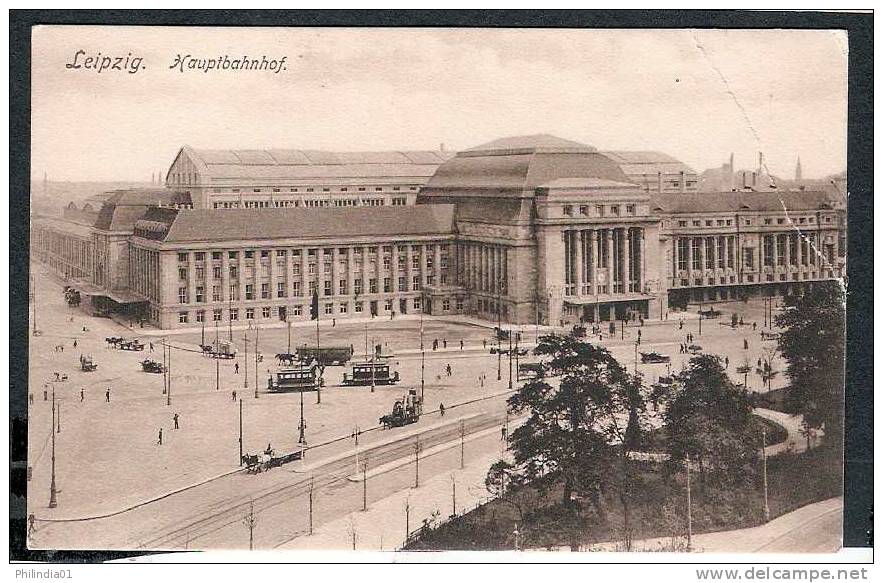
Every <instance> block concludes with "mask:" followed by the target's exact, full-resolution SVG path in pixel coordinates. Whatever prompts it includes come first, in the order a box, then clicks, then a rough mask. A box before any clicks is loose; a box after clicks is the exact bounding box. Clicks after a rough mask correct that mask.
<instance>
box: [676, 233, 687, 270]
mask: <svg viewBox="0 0 883 583" xmlns="http://www.w3.org/2000/svg"><path fill="white" fill-rule="evenodd" d="M688 244H689V241H688V240H687V239H678V269H679V270H680V271H686V270H687V253H688V249H687V245H688Z"/></svg>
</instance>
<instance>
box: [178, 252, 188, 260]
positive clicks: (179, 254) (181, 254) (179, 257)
mask: <svg viewBox="0 0 883 583" xmlns="http://www.w3.org/2000/svg"><path fill="white" fill-rule="evenodd" d="M178 261H183V262H186V261H187V254H186V253H178Z"/></svg>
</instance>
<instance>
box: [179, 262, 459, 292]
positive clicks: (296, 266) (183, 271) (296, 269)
mask: <svg viewBox="0 0 883 583" xmlns="http://www.w3.org/2000/svg"><path fill="white" fill-rule="evenodd" d="M375 262H376V261H375V260H372V261H371V263H375ZM424 263H425V264H426V269H429V270H432V269H434V267H435V261H434V260H433V259H432V258H430V257H427V258H426V260H425V262H424ZM356 264H357V265H359V264H361V261H356ZM420 264H421V261H420V258H419V257H413V258H412V260H411V267H412V269H413V270H419V269H420ZM332 266H333V264H332V263H331V262H330V261H327V262H324V263H323V264H322V273H324V274H325V275H328V276H330V275H331V274H332V271H333V270H332ZM347 266H348V263H347V261H346V260H341V261H340V269H341V271H347ZM391 266H392V260H391V259H390V258H389V257H384V258H383V270H384V271H390V269H391ZM398 266H399V269H401V270H402V271H404V269H405V261H404V260H403V258H402V257H400V258H399V262H398ZM222 269H223V268H222V267H221V266H220V265H215V266H212V271H211V273H212V279H221V278H222ZM441 269H442V272H441V278H442V281H441V283H443V284H444V283H447V281H446V279H447V271H446V270H447V269H448V259H447V257H446V256H442V259H441ZM228 270H229V273H230V279H238V278H239V267H238V266H237V265H231V266H229V268H228ZM301 271H302V270H301V264H300V263H293V264H292V266H291V272H292V275H293V276H295V277H299V276H300V275H301ZM317 272H318V271H317V266H316V263H308V264H307V273H308V274H309V275H316V274H317ZM194 275H195V279H196V281H204V280H205V275H206V269H205V268H204V267H196V268H195V273H194ZM265 275H266V274H265ZM187 276H188V268H187V267H179V268H178V279H179V280H180V281H187ZM245 277H246V278H247V279H254V277H255V270H254V267H253V266H247V267H246V270H245ZM414 277H415V279H416V278H417V276H414ZM433 277H435V276H434V275H433V274H428V275H427V278H430V279H431V278H433ZM388 279H390V278H385V280H388ZM403 279H404V278H403V277H399V281H402V280H403ZM341 281H346V280H341ZM356 281H361V279H358V278H357V279H356ZM264 285H266V284H264ZM430 285H433V284H432V283H430ZM400 287H404V286H400Z"/></svg>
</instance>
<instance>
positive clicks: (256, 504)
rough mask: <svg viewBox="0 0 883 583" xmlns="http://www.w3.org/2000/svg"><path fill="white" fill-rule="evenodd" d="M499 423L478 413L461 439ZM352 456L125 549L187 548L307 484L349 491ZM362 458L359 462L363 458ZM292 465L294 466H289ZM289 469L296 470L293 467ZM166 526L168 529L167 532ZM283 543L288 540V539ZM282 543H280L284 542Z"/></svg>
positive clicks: (329, 491)
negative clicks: (311, 483)
mask: <svg viewBox="0 0 883 583" xmlns="http://www.w3.org/2000/svg"><path fill="white" fill-rule="evenodd" d="M501 421H502V416H500V415H490V414H483V415H481V416H480V417H475V418H471V419H466V420H464V422H463V423H464V429H465V431H466V435H467V436H468V435H470V434H473V433H478V432H481V431H484V430H486V429H488V428H491V427H494V426H495V425H497V424H499V423H500V422H501ZM459 436H460V427H459V424H457V425H448V426H444V427H441V428H436V429H431V430H429V431H428V432H426V433H422V434H417V435H416V436H405V437H403V438H402V439H400V440H397V441H395V442H394V443H392V444H379V445H376V446H372V445H371V444H365V446H364V449H361V450H360V451H359V454H358V455H359V456H367V457H368V458H369V459H370V460H371V463H372V465H376V466H380V465H383V464H385V463H389V462H393V461H396V460H399V459H403V458H406V457H410V456H412V455H413V452H414V443H415V441H416V440H418V439H419V440H420V442H421V443H423V444H425V445H426V446H430V445H432V444H439V443H447V442H450V441H452V440H456V439H459ZM355 457H356V453H355V452H353V453H352V454H350V455H347V456H345V457H343V458H340V459H338V460H334V461H331V462H329V463H327V464H324V465H322V466H320V467H318V468H316V471H315V472H314V473H313V474H312V475H311V476H307V475H305V474H304V475H301V476H299V477H298V478H297V479H296V480H295V481H294V482H293V483H287V484H284V485H281V486H275V487H271V488H269V489H267V490H265V491H263V492H258V493H256V494H255V495H253V496H249V497H248V498H242V497H238V498H236V499H230V498H228V499H225V500H219V501H217V502H215V503H213V504H211V505H210V506H208V507H206V508H204V509H203V510H202V512H201V515H199V516H196V517H192V516H191V517H189V518H188V519H186V520H184V521H179V522H177V523H173V524H169V525H166V526H164V527H161V528H160V529H159V530H155V531H154V532H153V533H151V534H149V535H147V536H146V538H145V537H139V538H138V539H133V540H130V548H143V549H168V550H174V549H181V548H188V546H189V544H190V543H192V542H193V541H196V540H199V539H201V538H205V537H208V536H210V535H212V534H214V533H217V532H218V531H221V530H223V529H225V528H228V527H230V526H234V525H237V524H239V523H240V522H241V521H242V518H243V516H245V514H246V513H247V512H249V511H250V509H251V508H253V509H254V513H255V514H256V515H258V514H260V513H263V512H266V511H268V510H271V509H273V508H275V507H278V506H280V505H282V504H285V503H287V502H289V501H292V500H294V499H297V498H299V497H304V496H307V495H308V493H309V489H310V482H311V480H312V482H313V486H312V487H313V489H314V492H315V494H316V495H317V496H318V495H320V494H321V495H322V497H323V498H328V497H333V496H335V494H336V493H338V492H340V491H341V490H343V489H345V488H347V487H349V486H350V485H351V482H349V481H348V480H347V478H348V476H350V475H352V474H353V470H354V466H355ZM362 459H364V458H362ZM294 463H297V462H294ZM294 471H297V470H296V469H295V470H294ZM253 477H254V478H256V477H258V476H245V475H243V474H234V475H233V476H231V478H241V479H251V478H253ZM170 527H171V528H170ZM288 540H291V539H290V538H289V539H288ZM284 542H286V541H283V543H281V544H284Z"/></svg>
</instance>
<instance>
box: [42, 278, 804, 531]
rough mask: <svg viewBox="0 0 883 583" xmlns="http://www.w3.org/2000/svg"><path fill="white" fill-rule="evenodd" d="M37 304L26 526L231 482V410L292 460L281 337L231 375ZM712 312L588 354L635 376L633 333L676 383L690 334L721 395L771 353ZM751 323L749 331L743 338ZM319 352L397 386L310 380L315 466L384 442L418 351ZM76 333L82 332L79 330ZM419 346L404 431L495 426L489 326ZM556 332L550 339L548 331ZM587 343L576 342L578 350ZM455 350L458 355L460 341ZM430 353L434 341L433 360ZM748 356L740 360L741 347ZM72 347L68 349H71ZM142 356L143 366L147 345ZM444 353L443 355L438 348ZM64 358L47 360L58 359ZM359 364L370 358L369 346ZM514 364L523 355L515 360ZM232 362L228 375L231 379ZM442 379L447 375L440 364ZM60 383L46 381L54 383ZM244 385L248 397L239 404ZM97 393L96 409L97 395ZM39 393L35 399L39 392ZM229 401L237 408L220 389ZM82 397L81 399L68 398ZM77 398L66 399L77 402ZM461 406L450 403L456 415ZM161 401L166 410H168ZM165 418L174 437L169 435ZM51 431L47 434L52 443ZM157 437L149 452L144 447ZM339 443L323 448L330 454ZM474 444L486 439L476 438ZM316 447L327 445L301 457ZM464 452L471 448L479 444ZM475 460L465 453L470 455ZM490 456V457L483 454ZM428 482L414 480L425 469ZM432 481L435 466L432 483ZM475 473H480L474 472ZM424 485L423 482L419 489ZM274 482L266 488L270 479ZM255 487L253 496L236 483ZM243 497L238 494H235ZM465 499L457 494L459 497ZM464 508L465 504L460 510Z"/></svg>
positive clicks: (394, 334)
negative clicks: (369, 365) (132, 346)
mask: <svg viewBox="0 0 883 583" xmlns="http://www.w3.org/2000/svg"><path fill="white" fill-rule="evenodd" d="M35 279H36V284H37V286H38V290H39V293H40V296H39V298H38V306H39V308H38V309H39V311H38V328H39V329H40V330H41V335H40V336H36V337H34V336H32V337H31V346H30V354H31V363H30V392H31V393H32V394H33V399H34V402H33V404H31V405H30V423H29V433H30V444H31V446H30V449H29V465H30V466H31V467H32V468H33V469H32V472H33V473H32V480H31V482H30V483H29V488H28V492H29V494H28V496H29V501H28V503H29V512H33V513H34V514H35V515H36V517H37V519H38V521H41V524H42V523H45V521H47V520H49V521H52V520H71V519H79V518H90V517H96V516H104V515H108V514H113V513H116V512H120V511H123V510H126V509H128V508H131V507H133V506H136V505H139V504H143V503H145V502H149V501H151V500H154V499H156V498H159V497H162V496H165V495H167V494H169V493H172V492H176V491H178V490H180V489H182V488H187V487H190V486H193V485H196V484H201V483H204V482H206V481H210V480H213V479H215V478H217V477H218V476H222V475H224V474H228V473H231V472H235V471H236V470H238V468H239V443H238V436H239V403H238V401H239V400H241V401H242V408H243V449H244V451H245V452H258V451H263V449H264V448H265V447H266V446H267V445H268V444H271V445H272V447H273V448H274V449H275V450H276V451H277V452H289V451H294V450H296V449H297V448H298V447H299V446H298V443H297V437H298V433H297V426H298V421H299V415H300V398H299V395H298V394H267V393H266V392H264V391H263V389H264V388H265V386H266V382H267V377H268V371H272V370H274V369H275V367H276V363H275V361H274V359H273V356H272V355H274V354H275V353H277V352H286V351H287V349H288V334H289V330H288V328H287V327H286V326H284V325H278V324H277V325H275V326H274V327H265V328H262V329H261V330H260V331H259V332H257V331H256V330H254V329H252V330H248V329H242V328H240V329H234V330H232V335H233V341H234V343H235V344H236V345H237V347H238V348H239V350H240V354H239V357H238V358H237V359H235V360H231V361H224V360H222V361H220V363H219V364H218V362H217V361H215V360H213V359H210V358H206V357H204V356H203V355H202V354H201V352H200V351H199V347H198V345H199V343H200V342H201V341H202V331H201V330H200V329H192V330H185V331H178V333H175V334H171V335H169V334H168V333H166V332H163V331H158V330H153V329H147V328H144V329H142V328H138V329H134V330H133V329H129V328H127V327H125V326H123V325H121V324H118V323H117V322H115V321H113V320H110V319H102V318H92V317H88V316H86V315H85V314H84V313H83V312H81V311H79V310H76V309H72V308H69V307H67V306H66V305H65V304H64V302H63V294H62V285H61V283H60V282H59V281H57V280H55V279H53V278H51V277H50V276H49V275H47V274H45V273H43V272H41V271H40V270H39V269H37V270H36V273H35ZM716 307H717V309H718V310H720V311H722V312H723V315H722V316H721V318H720V319H715V320H705V321H703V322H702V335H701V336H700V335H699V321H698V320H697V316H696V314H695V312H693V313H682V314H675V313H671V314H669V315H668V319H667V320H666V319H663V320H662V321H658V320H657V321H647V322H645V325H644V326H643V327H641V326H638V325H632V326H626V327H625V329H624V330H620V329H619V328H618V329H617V333H616V334H615V335H610V334H609V331H608V330H606V329H605V331H604V333H603V340H599V339H598V337H597V336H595V337H594V339H595V340H597V341H600V343H601V344H603V345H605V346H607V347H608V348H610V350H611V351H612V353H613V354H614V355H615V356H616V357H617V358H618V359H619V360H620V361H621V362H622V363H623V364H624V365H626V366H627V367H628V368H629V369H630V370H631V369H633V367H634V366H635V348H636V340H637V337H638V332H639V331H640V335H641V344H640V346H638V347H637V348H638V349H639V350H642V351H648V350H657V351H659V352H662V353H664V354H668V355H670V356H671V357H672V362H671V365H670V368H669V366H667V365H665V364H653V365H649V364H648V365H643V364H640V359H638V362H637V370H638V371H639V372H640V373H641V374H643V375H644V376H645V378H646V379H647V380H648V381H655V380H656V379H657V378H658V377H659V376H660V375H665V374H668V372H669V370H671V372H676V371H677V370H680V368H681V367H682V366H684V365H685V363H686V362H687V361H688V360H689V355H683V354H679V343H681V342H683V341H684V340H685V336H686V334H688V333H692V334H693V335H694V340H693V343H694V344H699V345H701V346H702V347H703V350H704V351H705V352H708V353H715V354H720V355H721V357H722V358H723V357H726V358H728V359H729V367H728V370H729V371H730V374H731V376H732V378H733V380H734V381H735V382H737V383H740V382H742V381H743V375H741V374H738V373H736V370H735V369H736V367H737V366H740V365H742V364H745V363H749V364H751V366H752V371H753V368H754V365H755V364H756V361H757V359H758V358H765V354H766V352H768V351H769V350H770V348H772V347H773V346H774V345H775V342H771V341H762V340H761V338H760V333H761V331H762V328H763V305H762V304H761V303H760V302H758V303H749V304H744V303H741V302H739V303H733V304H720V305H718V306H716ZM734 312H735V313H737V314H738V315H739V316H741V317H742V319H743V321H744V322H745V324H746V325H744V326H741V327H738V328H736V329H732V328H731V327H730V326H728V325H727V326H723V325H720V323H727V324H728V323H729V321H730V320H729V318H730V314H731V313H734ZM752 322H757V323H758V325H757V328H756V330H755V329H753V327H752V326H751V325H750V324H751V323H752ZM320 324H321V330H320V334H321V342H322V345H323V346H328V345H342V346H348V345H350V344H352V345H353V348H354V350H355V353H356V358H360V357H363V356H364V352H365V337H366V330H367V337H368V338H367V339H368V345H369V346H373V345H375V344H380V345H381V346H382V347H383V351H384V353H389V354H393V355H394V356H393V357H392V362H393V363H394V364H395V365H396V367H397V368H398V370H399V371H400V373H401V376H402V379H403V380H402V382H401V383H400V384H399V385H395V386H378V387H376V389H375V391H374V392H373V393H372V392H371V390H370V387H343V386H340V381H341V378H342V374H343V372H344V371H345V370H346V369H345V368H342V367H329V368H327V369H326V373H325V379H326V386H325V387H324V388H323V390H322V392H321V400H322V402H321V404H318V403H317V402H316V399H317V395H316V394H315V393H307V394H305V395H304V416H305V419H306V424H307V441H308V443H309V445H310V446H311V447H315V449H312V450H310V451H309V452H308V455H307V458H308V459H309V460H311V461H313V460H320V459H323V458H325V457H327V456H331V455H334V454H335V453H339V452H341V451H350V450H351V449H352V448H353V446H354V443H353V440H352V439H350V436H351V434H352V432H353V431H354V429H355V428H359V429H360V430H363V431H364V430H367V429H371V430H372V431H370V432H369V433H367V434H365V435H363V436H362V439H363V443H365V444H370V443H371V441H372V440H379V439H382V438H383V434H386V433H389V432H383V431H378V430H377V427H378V418H379V417H380V416H381V415H383V414H385V413H388V412H389V409H390V407H391V404H392V402H393V401H394V400H395V399H396V398H398V397H400V396H402V395H403V394H404V393H405V392H406V389H407V388H412V387H413V388H417V389H418V390H419V387H420V377H421V372H420V371H421V353H420V328H421V321H420V319H419V318H417V317H414V316H410V317H407V318H397V319H395V320H387V319H380V318H378V319H375V320H371V321H365V322H346V323H343V322H340V323H338V322H331V321H324V320H323V321H321V322H320ZM84 326H85V328H86V329H85V330H84V329H83V328H84ZM422 326H423V331H424V342H425V347H426V350H425V375H424V378H425V389H424V390H425V402H426V406H425V410H426V411H427V412H428V413H427V414H426V415H425V418H424V419H421V421H420V422H419V423H418V424H417V426H415V427H419V426H420V425H423V424H429V423H432V422H434V421H438V420H440V417H439V414H438V411H437V409H438V405H439V404H440V403H444V404H445V406H446V408H448V410H449V411H451V413H450V414H449V415H468V414H481V415H495V416H497V417H499V418H502V415H503V412H504V407H505V403H504V398H505V396H506V390H507V388H508V373H509V366H508V361H507V359H505V358H504V359H502V360H501V361H500V368H501V380H499V381H498V380H497V366H498V359H497V356H496V355H492V354H490V352H489V349H490V348H491V347H492V346H493V345H494V342H495V341H494V340H493V326H494V323H493V322H480V321H471V320H467V321H465V322H454V321H446V320H441V319H437V318H430V317H427V318H425V319H424V320H423V322H422ZM546 330H547V329H534V327H531V326H525V327H522V328H521V329H520V331H521V332H522V338H523V341H524V343H525V344H526V345H528V346H532V345H533V342H534V339H535V335H536V334H537V333H539V334H542V333H543V332H545V331H546ZM559 331H560V330H559ZM230 333H231V332H230V330H229V329H227V328H220V329H219V330H218V334H219V336H221V337H222V338H225V339H226V338H228V337H229V335H230ZM246 334H247V335H248V338H249V359H248V375H249V376H248V388H246V387H245V380H246V377H245V369H246V366H245V358H244V354H243V350H242V347H244V346H245V342H244V340H245V337H246ZM258 334H259V351H260V353H261V354H263V355H264V359H263V361H262V362H260V363H259V368H258V370H257V375H256V376H255V368H254V359H253V354H254V352H253V351H254V344H253V342H254V338H255V336H257V335H258ZM315 334H316V329H315V324H314V323H313V324H312V325H299V326H292V327H291V347H292V349H293V348H295V347H297V346H301V345H303V344H304V343H307V344H310V345H312V344H314V343H315ZM205 335H206V340H207V341H211V340H212V339H213V338H214V335H215V330H214V327H213V326H210V327H207V328H206V331H205ZM107 336H126V337H138V338H140V339H141V340H142V341H143V342H144V343H145V344H146V345H147V346H146V348H145V350H144V351H143V352H129V351H122V350H117V349H113V348H110V347H109V346H108V344H107V343H106V342H105V340H104V339H105V337H107ZM163 336H165V338H166V339H167V341H168V342H170V344H171V346H172V347H173V350H172V375H171V376H172V381H171V385H172V388H171V397H170V399H169V398H168V396H167V395H165V394H163V375H161V374H150V373H145V372H142V371H141V366H140V361H141V360H142V359H144V358H152V359H154V360H159V361H161V360H162V350H161V347H160V346H161V342H163ZM587 339H588V340H592V339H591V338H587ZM461 340H462V341H463V348H462V349H461V348H460V341H461ZM433 341H437V342H438V347H437V349H436V350H433V349H432V346H433ZM746 341H747V343H748V349H747V350H745V348H744V346H745V342H746ZM74 342H76V347H74ZM151 342H152V343H153V346H154V350H153V352H151V350H150V343H151ZM445 343H446V346H445ZM60 346H63V347H64V350H63V351H61V349H60V348H55V347H60ZM369 351H370V348H369ZM81 354H82V355H89V356H91V357H92V358H93V359H94V361H95V362H96V363H97V364H98V369H97V370H96V371H94V372H81V371H80V369H79V357H80V355H81ZM526 358H527V360H530V359H531V358H532V357H526ZM236 363H239V373H238V374H236V373H235V365H236ZM447 365H450V366H451V372H452V374H451V376H448V375H447V373H446V366H447ZM784 365H785V363H784V361H782V359H781V358H778V359H776V360H774V368H776V369H777V370H782V369H783V368H784ZM216 366H219V367H220V369H219V375H218V377H217V378H219V379H220V382H219V387H218V388H216ZM56 372H58V373H59V375H60V376H62V377H63V375H66V376H67V380H66V381H60V382H56V381H55V380H54V379H55V373H56ZM785 380H786V379H785V378H784V374H780V375H779V376H778V377H776V378H775V379H774V381H773V388H777V387H779V386H782V385H783V384H784V383H785ZM255 383H257V386H258V388H259V391H258V396H257V398H256V397H255V392H254V388H255ZM748 383H749V388H754V389H758V388H759V387H760V379H759V378H758V377H757V375H756V374H755V373H754V372H751V373H749V375H748ZM108 389H110V402H107V398H106V392H107V390H108ZM44 390H45V391H47V393H46V396H47V400H44V396H43V391H44ZM53 390H54V393H55V399H56V403H57V405H58V412H59V418H58V419H57V422H56V423H57V424H56V434H55V438H56V472H57V485H58V507H57V508H54V509H50V508H48V500H49V481H50V476H51V439H50V436H51V432H50V425H51V418H52V409H51V399H52V393H53ZM234 390H235V391H237V401H234V400H233V398H232V391H234ZM81 392H82V393H81ZM81 395H82V398H81ZM476 400H478V401H477V402H475V403H471V404H469V405H464V406H463V407H462V408H456V407H454V405H456V404H458V403H464V402H471V401H476ZM168 401H170V404H169V403H168ZM175 414H177V415H178V420H179V428H178V429H175V428H174V422H173V416H174V415H175ZM59 427H60V431H58V429H59ZM160 429H162V432H163V443H162V445H159V444H158V434H159V431H160ZM337 438H341V439H339V440H338V441H336V442H335V441H334V440H335V439H337ZM485 441H486V442H487V443H490V441H487V440H485ZM326 442H334V443H332V444H330V445H327V446H321V447H316V446H319V445H321V444H324V443H326ZM477 443H478V444H480V443H484V442H482V441H481V440H479V441H478V442H477ZM476 447H478V445H477V446H476ZM488 447H490V448H491V451H490V452H484V453H485V454H488V453H492V452H493V449H494V447H495V446H493V445H489V446H488ZM427 471H429V470H427ZM444 471H446V470H445V468H443V467H441V466H440V467H439V468H438V472H444ZM475 471H478V472H479V473H481V470H480V469H479V470H475ZM430 477H431V476H430V475H427V479H429V478H430ZM257 479H258V480H260V479H261V478H260V477H257ZM275 479H282V478H275ZM252 483H253V484H258V482H252ZM244 494H247V492H244ZM464 494H465V493H464ZM464 499H465V497H464Z"/></svg>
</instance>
